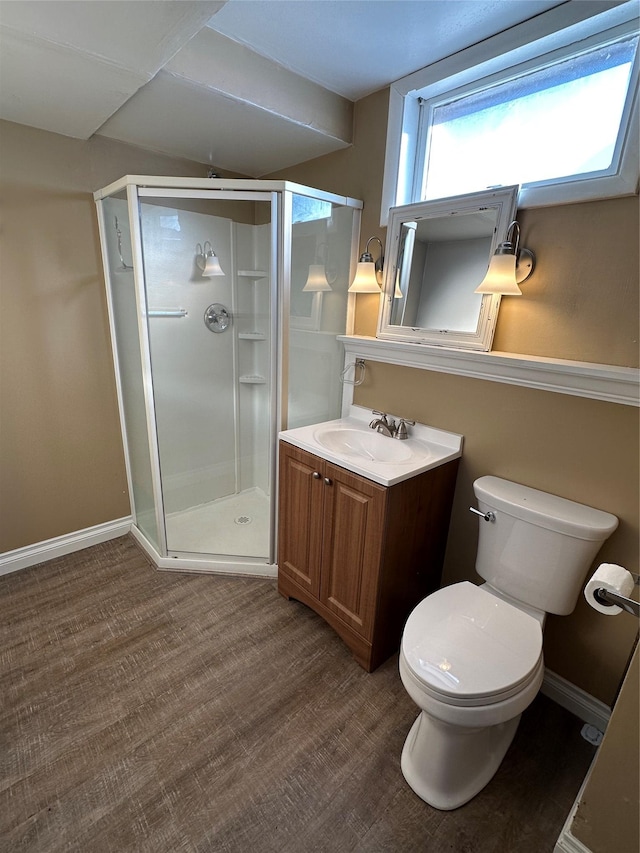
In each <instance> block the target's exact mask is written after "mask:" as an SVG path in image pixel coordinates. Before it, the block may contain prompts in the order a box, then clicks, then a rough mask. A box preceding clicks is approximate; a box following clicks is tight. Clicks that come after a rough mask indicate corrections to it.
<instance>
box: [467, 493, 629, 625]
mask: <svg viewBox="0 0 640 853" xmlns="http://www.w3.org/2000/svg"><path fill="white" fill-rule="evenodd" d="M473 490H474V492H475V494H476V498H477V499H478V507H479V509H480V510H481V511H482V512H483V513H486V512H493V513H494V515H495V520H493V521H484V520H480V536H479V539H478V555H477V558H476V571H477V572H478V574H479V575H480V576H481V577H483V578H484V579H485V580H486V581H487V583H488V584H490V585H491V586H492V587H494V588H495V589H497V590H498V591H499V592H503V593H505V594H506V595H508V596H510V597H512V598H515V599H517V600H518V601H521V602H523V603H524V604H527V605H529V606H531V607H535V608H536V609H538V610H543V611H544V612H545V613H557V614H559V615H566V614H567V613H571V611H572V610H573V609H574V607H575V606H576V602H577V600H578V595H579V594H580V591H581V589H582V586H583V584H584V582H585V575H586V573H587V572H588V570H589V567H590V566H591V563H592V561H593V559H594V557H595V556H596V554H597V553H598V551H599V549H600V546H601V545H602V543H603V542H604V541H605V540H606V539H607V538H608V537H609V536H610V535H611V534H612V533H613V531H614V530H615V529H616V527H617V526H618V519H617V518H616V516H615V515H611V513H608V512H603V511H602V510H599V509H593V508H592V507H589V506H585V505H584V504H579V503H575V502H574V501H570V500H566V499H565V498H560V497H557V496H556V495H550V494H547V493H546V492H540V491H538V490H537V489H531V488H529V487H528V486H522V485H520V484H519V483H512V482H510V481H509V480H503V479H501V478H500V477H480V478H479V479H478V480H476V481H475V483H474V484H473Z"/></svg>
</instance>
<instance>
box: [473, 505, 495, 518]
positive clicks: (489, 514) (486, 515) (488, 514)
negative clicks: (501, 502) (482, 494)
mask: <svg viewBox="0 0 640 853" xmlns="http://www.w3.org/2000/svg"><path fill="white" fill-rule="evenodd" d="M469 512H474V513H475V514H476V515H479V516H480V518H484V520H485V521H495V520H496V514H495V512H491V510H489V512H480V510H479V509H476V508H475V507H474V506H470V507H469Z"/></svg>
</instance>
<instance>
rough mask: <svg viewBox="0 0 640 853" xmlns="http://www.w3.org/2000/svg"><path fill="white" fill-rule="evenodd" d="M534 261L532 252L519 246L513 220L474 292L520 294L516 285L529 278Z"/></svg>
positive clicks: (502, 294)
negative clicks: (505, 237)
mask: <svg viewBox="0 0 640 853" xmlns="http://www.w3.org/2000/svg"><path fill="white" fill-rule="evenodd" d="M535 263H536V259H535V256H534V254H533V252H532V251H530V250H529V249H524V248H520V226H519V225H518V223H517V222H516V221H515V220H514V221H513V222H512V223H511V225H510V226H509V227H508V228H507V239H506V240H505V241H504V243H500V245H499V246H498V248H497V249H496V252H495V254H494V256H493V257H492V258H491V263H490V264H489V269H488V270H487V274H486V275H485V277H484V279H483V280H482V282H481V283H480V285H478V287H476V289H475V291H474V292H475V293H498V294H500V295H501V296H522V291H521V290H520V288H519V287H518V285H519V284H522V282H523V281H526V280H527V279H528V278H529V276H530V275H531V273H532V272H533V269H534V267H535Z"/></svg>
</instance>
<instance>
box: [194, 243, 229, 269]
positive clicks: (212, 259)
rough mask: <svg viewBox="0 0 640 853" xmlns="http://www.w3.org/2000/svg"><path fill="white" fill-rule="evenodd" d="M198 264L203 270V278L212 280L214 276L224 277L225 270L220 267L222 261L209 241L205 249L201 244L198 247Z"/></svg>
mask: <svg viewBox="0 0 640 853" xmlns="http://www.w3.org/2000/svg"><path fill="white" fill-rule="evenodd" d="M207 246H208V247H209V248H208V249H207ZM196 264H197V266H198V269H201V270H202V277H203V278H211V277H212V276H214V275H224V270H223V269H222V267H221V266H220V261H219V260H218V257H217V255H216V253H215V252H214V251H213V248H212V247H211V243H210V242H209V241H208V240H207V241H206V242H205V244H204V248H203V247H202V246H201V245H200V243H198V245H197V246H196Z"/></svg>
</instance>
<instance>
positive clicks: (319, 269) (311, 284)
mask: <svg viewBox="0 0 640 853" xmlns="http://www.w3.org/2000/svg"><path fill="white" fill-rule="evenodd" d="M327 290H331V285H330V284H329V282H328V281H327V273H326V270H325V267H324V264H311V265H310V266H309V275H308V276H307V281H306V284H305V286H304V287H303V288H302V292H303V293H322V292H324V291H327Z"/></svg>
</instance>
